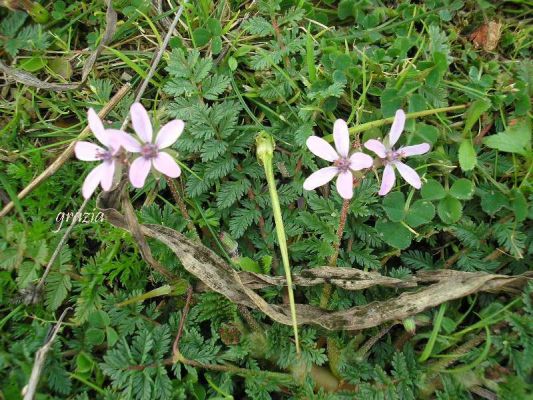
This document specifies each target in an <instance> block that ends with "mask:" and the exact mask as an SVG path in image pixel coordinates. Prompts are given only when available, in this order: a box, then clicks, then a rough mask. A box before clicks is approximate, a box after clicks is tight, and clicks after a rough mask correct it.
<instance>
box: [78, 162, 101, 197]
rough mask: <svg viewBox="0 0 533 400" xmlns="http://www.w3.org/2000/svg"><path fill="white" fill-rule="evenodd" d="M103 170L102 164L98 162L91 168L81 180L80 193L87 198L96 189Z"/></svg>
mask: <svg viewBox="0 0 533 400" xmlns="http://www.w3.org/2000/svg"><path fill="white" fill-rule="evenodd" d="M103 172H104V164H103V163H102V164H100V165H98V166H97V167H95V168H93V170H92V171H91V172H89V174H88V175H87V177H86V178H85V180H84V181H83V185H82V187H81V193H82V194H83V197H85V198H86V199H88V198H89V197H91V196H92V194H93V193H94V191H95V190H96V188H97V186H98V184H99V183H100V181H101V180H102V174H103Z"/></svg>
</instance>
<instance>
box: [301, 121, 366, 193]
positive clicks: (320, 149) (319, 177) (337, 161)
mask: <svg viewBox="0 0 533 400" xmlns="http://www.w3.org/2000/svg"><path fill="white" fill-rule="evenodd" d="M333 140H334V141H335V149H334V148H333V147H332V146H331V145H330V144H329V143H328V142H326V141H325V140H324V139H322V138H319V137H318V136H311V137H309V138H308V139H307V142H306V144H307V147H308V148H309V150H311V152H313V154H315V155H316V156H318V157H320V158H322V159H324V160H326V161H330V162H332V163H333V166H331V167H326V168H322V169H319V170H318V171H316V172H314V173H312V174H311V175H310V176H309V177H308V178H307V179H306V180H305V182H304V189H305V190H313V189H315V188H317V187H319V186H322V185H325V184H326V183H328V182H329V181H331V180H332V179H333V178H334V177H335V176H337V175H338V178H337V191H338V192H339V194H340V195H341V197H342V198H343V199H346V200H349V199H351V198H352V196H353V175H352V172H351V171H350V170H352V171H359V170H361V169H364V168H370V167H371V166H372V157H370V156H369V155H367V154H364V153H361V152H356V153H353V154H352V155H349V154H348V153H349V151H350V133H349V132H348V125H346V122H345V121H343V120H342V119H338V120H336V121H335V124H334V125H333Z"/></svg>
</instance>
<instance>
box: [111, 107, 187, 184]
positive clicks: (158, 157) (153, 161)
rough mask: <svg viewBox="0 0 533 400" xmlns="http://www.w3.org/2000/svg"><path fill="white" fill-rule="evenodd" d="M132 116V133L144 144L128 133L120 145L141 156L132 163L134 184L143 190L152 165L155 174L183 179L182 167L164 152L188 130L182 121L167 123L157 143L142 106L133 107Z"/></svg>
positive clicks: (132, 181) (123, 136)
mask: <svg viewBox="0 0 533 400" xmlns="http://www.w3.org/2000/svg"><path fill="white" fill-rule="evenodd" d="M130 115H131V122H132V124H133V129H134V130H135V132H136V133H137V136H138V137H139V139H140V140H141V143H139V142H138V141H137V140H136V139H135V138H133V137H132V136H131V135H128V134H127V133H123V134H122V135H121V140H120V144H121V145H122V146H123V147H124V148H125V149H126V150H128V151H130V152H132V153H140V154H141V156H140V157H137V158H136V159H135V160H134V161H133V162H132V163H131V166H130V171H129V177H130V181H131V184H132V185H133V186H135V187H136V188H141V187H143V186H144V181H145V180H146V177H147V176H148V174H149V172H150V169H151V167H152V165H153V167H154V168H155V169H156V170H158V171H159V172H161V173H163V174H165V175H167V176H169V177H171V178H177V177H178V176H180V174H181V169H180V167H179V165H178V164H177V163H176V161H175V160H174V158H172V156H171V155H170V154H168V153H167V152H164V151H161V149H164V148H166V147H169V146H170V145H171V144H173V143H174V142H175V141H176V140H177V139H178V138H179V137H180V135H181V133H182V132H183V128H184V126H185V124H184V123H183V121H182V120H180V119H175V120H173V121H170V122H168V123H167V124H165V125H164V126H163V127H162V128H161V130H160V131H159V133H158V134H157V136H156V137H155V140H154V139H153V131H152V123H151V122H150V118H149V117H148V113H147V112H146V110H145V109H144V107H143V106H142V105H141V104H140V103H134V104H133V105H132V106H131V108H130Z"/></svg>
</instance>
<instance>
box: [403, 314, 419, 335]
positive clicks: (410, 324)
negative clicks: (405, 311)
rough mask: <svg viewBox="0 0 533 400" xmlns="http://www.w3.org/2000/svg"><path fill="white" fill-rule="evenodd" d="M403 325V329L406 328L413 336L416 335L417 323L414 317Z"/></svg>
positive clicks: (406, 320)
mask: <svg viewBox="0 0 533 400" xmlns="http://www.w3.org/2000/svg"><path fill="white" fill-rule="evenodd" d="M402 323H403V327H404V328H405V330H406V331H407V332H409V333H410V334H411V335H414V334H415V333H416V323H415V319H414V318H413V317H409V318H406V319H404V320H403V321H402Z"/></svg>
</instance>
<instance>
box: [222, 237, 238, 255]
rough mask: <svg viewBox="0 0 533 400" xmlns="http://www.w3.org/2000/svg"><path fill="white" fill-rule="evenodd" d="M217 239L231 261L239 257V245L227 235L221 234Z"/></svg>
mask: <svg viewBox="0 0 533 400" xmlns="http://www.w3.org/2000/svg"><path fill="white" fill-rule="evenodd" d="M219 239H220V242H221V243H222V246H223V247H224V249H225V250H226V251H227V252H228V254H229V256H230V257H231V258H232V259H236V258H238V257H239V244H238V243H237V241H236V240H235V239H233V238H232V237H231V236H230V235H229V233H227V232H221V233H220V235H219Z"/></svg>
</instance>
